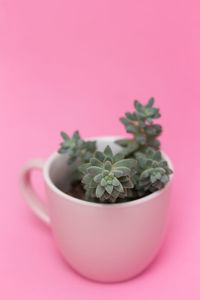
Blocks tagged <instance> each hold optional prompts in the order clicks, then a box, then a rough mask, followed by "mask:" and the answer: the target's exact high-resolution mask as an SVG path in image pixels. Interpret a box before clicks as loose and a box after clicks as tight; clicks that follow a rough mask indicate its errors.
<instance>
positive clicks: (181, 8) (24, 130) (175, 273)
mask: <svg viewBox="0 0 200 300" xmlns="http://www.w3.org/2000/svg"><path fill="white" fill-rule="evenodd" d="M199 15H200V7H199V1H195V0H191V1H189V0H188V1H181V0H180V1H179V0H177V1H172V0H169V1H164V2H163V1H158V0H151V1H147V0H140V1H133V0H132V1H131V0H130V1H127V0H123V1H114V0H110V1H109V0H106V1H104V0H100V1H96V0H95V1H94V0H93V1H92V0H91V1H89V0H85V1H81V0H79V1H78V0H73V1H64V0H62V1H47V0H35V1H25V0H18V1H14V0H13V1H12V0H1V1H0V101H1V102H0V103H1V109H0V114H1V115H0V136H1V172H0V174H1V175H0V176H1V177H0V181H1V188H0V189H1V208H0V237H1V239H0V299H4V300H12V299H20V300H25V299H26V300H33V299H34V300H35V299H50V300H51V299H52V300H54V299H59V300H62V299H72V300H74V299H87V300H90V299H91V300H93V299H95V300H102V299H103V300H110V299H115V300H118V299H126V300H130V299H137V300H149V299H154V300H156V299H159V300H161V299H162V300H165V299H166V300H169V299H182V300H183V299H191V300H197V299H200V283H199V280H200V217H199V211H200V192H199V186H200V176H199V174H200V155H199V153H200V139H199V130H200V119H199V114H200V102H199V101H200V86H199V75H200V60H199V53H200V42H199V36H200V18H199ZM150 96H155V98H156V100H157V105H158V106H160V108H161V112H162V114H163V117H162V120H161V122H162V125H163V126H164V128H165V131H164V134H163V136H162V146H163V149H164V150H165V151H166V152H167V153H168V154H169V155H170V156H171V158H172V160H173V162H174V165H175V169H176V174H175V175H176V176H175V179H174V190H173V197H172V217H171V223H170V228H169V235H168V238H167V239H166V243H165V245H164V247H163V249H162V251H161V253H160V255H159V257H158V258H157V259H156V261H155V262H154V264H153V265H152V266H151V267H150V268H149V269H148V270H147V271H146V272H144V273H143V274H142V275H141V276H139V277H138V278H136V279H134V280H131V281H129V282H125V283H121V284H111V285H106V284H98V283H93V282H90V281H87V280H86V279H83V278H81V277H80V276H78V275H77V274H75V273H74V272H73V271H71V269H69V268H68V266H67V265H66V264H65V263H64V262H63V260H62V259H60V256H59V255H58V252H57V248H56V246H55V245H54V243H53V240H52V235H51V231H50V230H49V229H48V228H46V227H45V226H44V225H43V224H41V223H40V222H39V221H38V220H37V219H36V218H35V217H34V216H33V215H32V213H31V212H30V211H29V210H28V208H27V207H26V206H25V204H24V202H23V201H22V197H21V195H20V193H19V190H18V182H17V179H18V174H19V170H20V168H21V166H22V164H23V163H24V162H25V161H26V160H27V159H29V158H32V157H38V156H42V157H47V156H48V155H49V154H50V153H51V152H53V151H55V150H56V149H57V147H58V143H59V141H60V138H59V131H60V130H66V131H67V132H68V133H70V134H71V133H72V131H73V130H75V129H77V128H80V129H81V133H82V135H83V136H84V137H86V136H95V135H105V134H113V135H114V134H117V135H118V134H124V129H123V126H122V125H121V124H120V123H119V122H118V117H119V116H122V115H123V113H124V111H127V110H131V108H132V100H133V99H134V98H137V99H140V100H142V101H146V100H147V99H148V98H149V97H150ZM40 179H41V178H40ZM35 180H36V181H37V182H38V181H40V180H39V179H38V178H37V179H35ZM138 230H139V229H138Z"/></svg>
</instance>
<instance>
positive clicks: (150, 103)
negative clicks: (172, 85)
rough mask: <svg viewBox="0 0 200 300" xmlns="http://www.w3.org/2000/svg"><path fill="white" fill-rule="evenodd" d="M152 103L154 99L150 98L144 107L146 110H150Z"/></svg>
mask: <svg viewBox="0 0 200 300" xmlns="http://www.w3.org/2000/svg"><path fill="white" fill-rule="evenodd" d="M154 102H155V100H154V98H153V97H152V98H150V99H149V101H148V103H147V105H146V108H151V107H152V106H153V105H154Z"/></svg>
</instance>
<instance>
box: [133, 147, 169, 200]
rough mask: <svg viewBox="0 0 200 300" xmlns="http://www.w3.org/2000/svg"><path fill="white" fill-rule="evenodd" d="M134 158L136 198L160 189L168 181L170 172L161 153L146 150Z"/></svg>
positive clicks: (149, 149)
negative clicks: (135, 164)
mask: <svg viewBox="0 0 200 300" xmlns="http://www.w3.org/2000/svg"><path fill="white" fill-rule="evenodd" d="M135 158H136V160H137V162H138V165H137V166H138V169H137V176H136V191H137V194H138V197H142V196H144V195H147V194H149V193H153V192H155V191H158V190H160V189H162V188H163V187H164V186H165V185H166V183H167V182H168V181H169V175H170V174H172V171H171V170H170V168H169V166H168V164H167V162H166V160H165V159H164V158H163V157H162V154H161V152H160V151H156V150H154V149H151V148H147V149H146V150H145V151H144V152H137V153H136V154H135Z"/></svg>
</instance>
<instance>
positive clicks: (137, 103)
mask: <svg viewBox="0 0 200 300" xmlns="http://www.w3.org/2000/svg"><path fill="white" fill-rule="evenodd" d="M134 106H135V109H136V110H137V111H138V112H142V111H143V106H142V104H141V103H140V102H139V101H137V100H134Z"/></svg>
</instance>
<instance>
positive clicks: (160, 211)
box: [20, 137, 172, 282]
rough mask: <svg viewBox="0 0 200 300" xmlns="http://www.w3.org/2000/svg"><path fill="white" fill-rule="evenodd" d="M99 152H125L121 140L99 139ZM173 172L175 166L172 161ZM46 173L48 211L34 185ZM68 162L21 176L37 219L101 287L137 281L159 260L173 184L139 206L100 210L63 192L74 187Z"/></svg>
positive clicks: (62, 159) (59, 160)
mask: <svg viewBox="0 0 200 300" xmlns="http://www.w3.org/2000/svg"><path fill="white" fill-rule="evenodd" d="M94 139H95V140H97V146H98V148H99V149H100V150H103V149H104V148H105V146H106V145H108V144H109V145H110V146H111V148H112V149H113V151H114V152H117V151H118V150H119V149H120V148H119V146H117V145H116V144H115V143H114V140H115V139H116V137H100V138H94ZM165 158H166V159H167V161H168V164H169V166H170V168H171V169H172V164H171V161H170V160H169V158H168V157H166V155H165ZM37 168H39V169H42V171H43V177H44V183H45V188H46V194H47V205H45V204H44V203H43V202H42V201H40V199H38V197H37V195H36V193H35V191H34V189H33V187H32V184H31V180H30V175H31V172H32V171H33V170H34V169H37ZM68 179H69V174H68V166H67V156H66V155H60V154H58V153H55V154H53V155H52V156H50V157H49V158H48V159H47V160H46V161H44V160H42V159H33V160H31V161H29V162H27V163H26V165H25V166H24V168H23V169H22V172H21V176H20V186H21V190H22V193H23V196H24V198H25V199H26V201H27V203H28V205H29V206H30V207H31V209H32V210H33V211H34V213H35V214H36V215H37V216H38V217H39V218H40V219H41V220H42V221H44V222H45V223H46V224H48V225H50V226H51V228H52V231H53V235H54V238H55V240H56V243H57V245H58V247H59V249H60V251H61V253H62V255H63V256H64V258H65V259H66V261H67V262H68V263H69V264H70V265H71V266H72V267H73V268H74V269H75V270H76V271H77V272H79V273H80V274H82V275H83V276H85V277H87V278H90V279H93V280H97V281H102V282H117V281H123V280H126V279H129V278H132V277H134V276H136V275H137V274H139V273H140V272H141V271H143V270H144V269H145V268H146V267H147V266H148V264H149V263H150V262H151V261H152V260H153V258H154V257H155V255H156V254H157V252H158V250H159V248H160V246H161V243H162V241H163V237H164V233H165V231H166V224H167V219H168V208H169V200H170V195H169V193H170V187H171V180H172V176H171V178H170V182H169V183H168V184H167V185H166V186H165V188H163V189H162V190H160V191H158V192H155V193H153V194H151V195H148V196H146V197H143V198H141V199H139V200H136V201H130V202H125V203H118V204H98V203H91V202H87V201H84V200H79V199H76V198H74V197H72V196H70V195H68V194H66V193H64V192H63V191H61V190H60V189H59V188H58V187H59V185H63V182H64V183H65V186H66V189H67V188H68V186H69V180H68Z"/></svg>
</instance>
